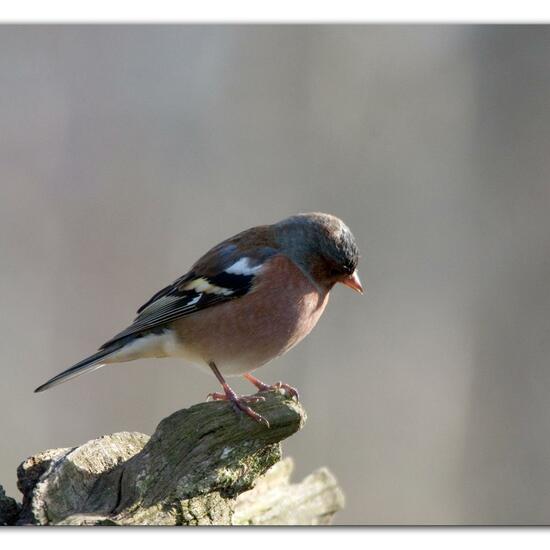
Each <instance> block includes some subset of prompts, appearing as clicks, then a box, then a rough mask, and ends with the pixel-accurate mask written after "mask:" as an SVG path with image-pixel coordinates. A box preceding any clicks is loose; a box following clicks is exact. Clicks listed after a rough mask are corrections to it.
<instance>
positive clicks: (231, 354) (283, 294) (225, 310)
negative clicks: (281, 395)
mask: <svg viewBox="0 0 550 550" xmlns="http://www.w3.org/2000/svg"><path fill="white" fill-rule="evenodd" d="M258 279H259V282H258V284H257V285H256V287H255V288H254V289H253V290H252V291H251V292H250V293H249V294H247V295H246V296H243V297H242V298H237V299H235V300H233V301H230V302H225V303H223V304H220V305H217V306H214V307H212V308H208V309H205V310H203V311H200V312H197V313H196V314H193V315H191V316H189V317H186V318H183V319H180V320H178V321H175V322H174V325H173V326H174V329H175V330H176V332H177V334H178V336H179V338H180V339H181V341H182V343H183V344H184V345H185V347H186V348H188V349H189V351H190V355H192V356H194V357H197V362H201V361H202V362H203V364H207V363H208V362H209V361H214V362H215V363H216V365H217V366H218V368H219V369H220V371H221V372H222V373H223V374H225V375H229V376H231V375H238V374H244V373H245V372H250V371H252V370H254V369H256V368H258V367H260V366H262V365H264V364H265V363H267V362H268V361H270V360H272V359H274V358H275V357H277V356H279V355H282V354H283V353H285V352H287V351H288V350H289V349H291V348H292V347H294V346H295V345H296V344H297V343H298V342H300V341H301V340H302V339H303V338H304V337H305V336H307V335H308V334H309V333H310V332H311V330H312V329H313V327H315V325H316V324H317V321H318V320H319V318H320V316H321V314H322V313H323V311H324V309H325V306H326V304H327V302H328V292H320V291H319V290H318V289H317V287H316V286H315V285H314V284H313V283H312V282H311V281H310V280H309V279H308V278H307V277H306V276H305V275H304V274H303V273H302V272H301V271H300V269H299V268H298V267H296V265H295V264H294V263H293V262H291V261H290V260H289V259H288V258H286V257H284V256H276V257H275V258H273V259H272V260H270V261H269V262H267V263H266V266H265V268H264V269H263V270H262V274H261V278H260V277H258Z"/></svg>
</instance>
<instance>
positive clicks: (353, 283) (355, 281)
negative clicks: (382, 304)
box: [340, 270, 363, 294]
mask: <svg viewBox="0 0 550 550" xmlns="http://www.w3.org/2000/svg"><path fill="white" fill-rule="evenodd" d="M340 282H341V283H342V284H343V285H346V286H349V287H350V288H352V289H353V290H355V292H359V294H363V286H362V285H361V280H360V279H359V275H358V273H357V270H355V271H354V272H353V273H352V274H351V275H350V276H349V277H346V278H345V279H342V280H341V281H340Z"/></svg>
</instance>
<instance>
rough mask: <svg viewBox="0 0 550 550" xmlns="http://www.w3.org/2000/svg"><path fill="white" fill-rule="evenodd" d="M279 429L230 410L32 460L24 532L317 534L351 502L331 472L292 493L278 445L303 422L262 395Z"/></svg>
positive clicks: (23, 473)
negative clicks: (286, 528)
mask: <svg viewBox="0 0 550 550" xmlns="http://www.w3.org/2000/svg"><path fill="white" fill-rule="evenodd" d="M261 395H263V396H264V397H265V401H263V402H261V403H258V404H256V405H254V407H255V409H256V410H257V411H258V412H259V413H260V414H262V415H263V416H264V417H266V418H267V419H268V420H269V422H270V424H271V428H267V427H265V426H264V425H262V424H258V423H256V422H254V421H252V420H251V419H250V418H248V417H245V416H244V415H240V416H238V415H237V414H235V412H234V411H233V410H232V408H231V407H230V405H229V404H228V403H225V402H212V403H200V404H198V405H194V406H193V407H191V408H189V409H184V410H181V411H178V412H176V413H174V414H172V415H171V416H169V417H168V418H165V419H164V420H162V421H161V423H160V424H159V425H158V427H157V429H156V430H155V433H154V434H153V435H152V436H151V437H150V438H149V437H148V436H146V435H144V434H140V433H129V432H121V433H115V434H112V435H107V436H103V437H100V438H99V439H94V440H92V441H89V442H88V443H85V444H84V445H81V446H80V447H76V448H73V449H53V450H48V451H44V452H42V453H39V454H37V455H35V456H32V457H30V458H28V459H27V460H26V461H25V462H23V463H22V464H21V465H20V466H19V469H18V487H19V489H20V490H21V492H22V493H23V506H22V509H21V510H20V511H19V510H18V512H19V516H18V520H17V523H18V524H19V525H25V524H39V525H242V524H252V525H282V524H283V525H290V524H299V525H313V524H326V523H330V521H331V519H332V517H333V515H334V514H335V513H336V512H337V511H338V510H340V509H341V508H342V507H343V499H344V497H343V494H342V491H341V490H340V489H339V487H338V485H337V483H336V480H335V479H334V477H333V476H332V474H330V472H329V471H328V470H327V469H326V468H321V469H319V470H317V471H316V472H314V473H313V474H311V475H310V476H308V477H307V478H306V479H305V480H303V481H302V482H301V483H299V484H295V485H293V484H290V482H289V478H290V474H291V471H292V461H291V460H290V459H285V460H282V461H281V445H280V442H281V441H282V440H283V439H285V438H287V437H289V436H290V435H292V434H293V433H295V432H297V431H298V430H299V429H300V428H301V427H302V426H303V424H304V422H305V418H306V415H305V412H304V410H303V408H302V407H301V405H300V404H299V403H297V402H295V401H293V400H291V399H289V398H287V397H285V396H283V395H282V394H281V393H278V392H275V391H271V392H263V393H261Z"/></svg>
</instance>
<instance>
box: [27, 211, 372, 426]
mask: <svg viewBox="0 0 550 550" xmlns="http://www.w3.org/2000/svg"><path fill="white" fill-rule="evenodd" d="M358 261H359V250H358V247H357V244H356V241H355V238H354V236H353V234H352V232H351V230H350V229H349V228H348V226H347V225H346V224H345V223H344V222H343V221H342V220H340V219H339V218H337V217H336V216H333V215H331V214H325V213H322V212H310V213H302V214H297V215H292V216H290V217H288V218H285V219H283V220H281V221H278V222H276V223H273V224H269V225H261V226H256V227H252V228H250V229H247V230H245V231H242V232H240V233H238V234H237V235H234V236H233V237H230V238H228V239H226V240H224V241H222V242H221V243H219V244H218V245H216V246H214V247H213V248H211V249H210V250H209V251H208V252H206V253H205V254H204V255H203V256H202V257H201V258H200V259H199V260H198V261H196V262H195V263H194V264H193V265H192V267H191V268H190V269H189V271H188V272H187V273H185V274H184V275H183V276H181V277H179V278H178V279H176V280H175V281H174V282H173V283H172V284H170V285H168V286H166V287H164V288H163V289H162V290H160V291H158V292H157V293H156V294H154V295H153V296H152V297H151V298H150V299H149V300H148V301H147V302H146V303H145V304H143V305H142V306H141V307H140V308H139V309H138V311H137V316H136V317H135V319H134V321H133V322H132V324H131V325H130V326H128V327H127V328H126V329H124V330H123V331H121V332H119V333H118V334H116V335H115V336H113V337H112V338H111V339H110V340H108V341H107V342H105V343H104V344H103V345H102V346H101V347H100V348H99V349H98V351H97V352H96V353H94V354H93V355H91V356H89V357H87V358H85V359H83V360H81V361H79V362H78V363H76V364H75V365H73V366H72V367H70V368H68V369H67V370H65V371H63V372H61V373H60V374H58V375H57V376H54V377H53V378H51V379H50V380H48V381H47V382H46V383H44V384H42V385H41V386H39V387H38V388H36V390H35V392H42V391H44V390H46V389H49V388H51V387H53V386H56V385H58V384H60V383H62V382H66V381H68V380H70V379H72V378H75V377H77V376H80V375H81V374H84V373H87V372H92V371H94V370H97V369H99V368H101V367H103V366H105V365H109V364H113V363H121V362H126V361H133V360H136V359H142V358H163V357H180V358H183V359H185V360H187V361H188V362H191V363H193V364H195V365H198V366H199V367H202V368H203V369H205V370H207V371H209V370H210V371H212V372H213V373H214V375H215V376H216V378H217V379H218V381H219V382H220V384H221V386H222V388H223V393H221V392H213V393H210V394H209V395H208V398H210V399H213V400H216V401H219V400H226V401H229V403H230V404H231V405H232V406H233V408H234V409H235V410H236V411H237V412H239V413H240V414H242V413H244V414H245V415H247V416H249V417H250V418H252V419H253V420H255V421H256V422H259V423H263V424H265V425H267V426H269V422H268V421H267V420H266V419H265V418H264V417H263V416H261V415H260V414H259V413H257V412H256V411H254V410H253V408H252V407H251V406H250V405H251V404H254V403H256V402H258V401H261V400H263V399H264V398H263V397H262V396H258V395H251V396H239V395H237V393H236V392H235V391H234V390H233V389H232V388H231V387H230V386H229V385H228V383H227V382H226V380H225V377H226V376H227V377H229V376H239V375H242V376H244V378H245V379H247V380H248V381H249V382H251V383H252V384H253V385H254V386H256V388H257V389H258V390H260V391H266V390H270V389H277V390H279V391H282V392H284V393H286V394H288V395H289V396H290V397H292V398H295V399H299V394H298V391H297V390H296V389H295V388H293V387H292V386H290V385H288V384H284V383H282V382H277V383H276V384H272V385H269V384H266V383H264V382H262V381H261V380H259V379H258V378H256V377H255V376H253V375H252V371H255V370H256V369H257V368H259V367H261V366H263V365H265V364H267V363H269V362H270V361H271V360H273V359H275V358H276V357H279V356H281V355H283V354H285V353H286V352H288V351H289V350H290V349H292V348H293V347H294V346H295V345H296V344H298V343H299V342H300V341H301V340H303V339H304V338H305V337H306V336H307V335H308V334H309V333H310V332H311V330H312V329H313V328H314V327H315V325H316V324H317V322H318V321H319V318H320V317H321V315H322V313H323V311H324V310H325V307H326V305H327V302H328V299H329V294H330V291H331V289H332V288H333V287H334V285H336V284H337V283H341V284H343V285H345V286H347V287H349V288H351V289H353V290H355V291H357V292H359V293H360V294H363V286H362V284H361V280H360V278H359V274H358V271H357V264H358Z"/></svg>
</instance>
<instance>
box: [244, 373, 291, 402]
mask: <svg viewBox="0 0 550 550" xmlns="http://www.w3.org/2000/svg"><path fill="white" fill-rule="evenodd" d="M244 377H245V378H246V379H247V380H248V381H249V382H251V383H252V384H254V385H255V386H256V387H257V388H258V389H259V390H260V391H271V390H276V391H280V390H282V391H283V393H285V394H287V395H289V396H290V397H292V398H293V399H296V401H300V394H299V393H298V390H297V389H296V388H294V387H292V386H290V385H289V384H285V383H284V382H275V384H266V383H264V382H262V381H261V380H258V379H257V378H256V377H255V376H252V375H251V374H245V375H244Z"/></svg>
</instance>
